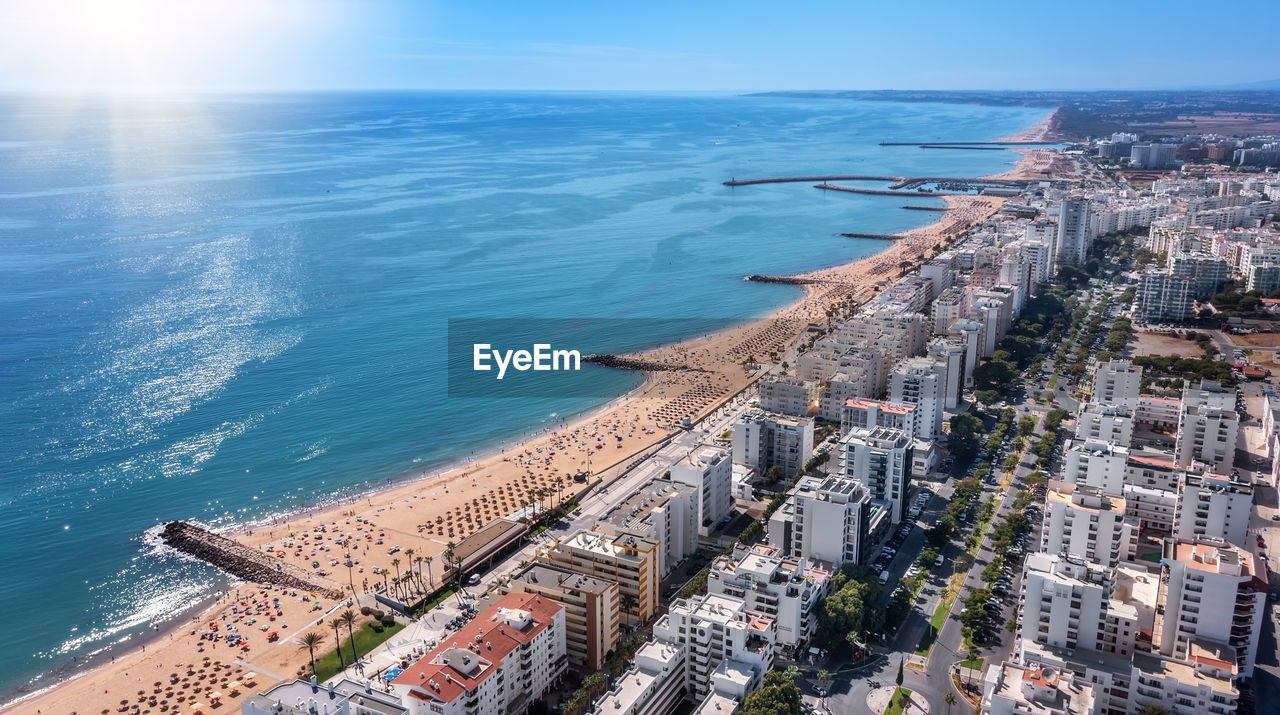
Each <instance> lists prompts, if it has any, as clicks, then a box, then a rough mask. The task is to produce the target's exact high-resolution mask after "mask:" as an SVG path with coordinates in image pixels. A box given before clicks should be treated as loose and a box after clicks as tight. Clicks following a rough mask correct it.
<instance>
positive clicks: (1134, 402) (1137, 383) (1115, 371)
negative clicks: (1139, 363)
mask: <svg viewBox="0 0 1280 715" xmlns="http://www.w3.org/2000/svg"><path fill="white" fill-rule="evenodd" d="M1141 388H1142V368H1140V367H1135V366H1134V365H1133V363H1131V362H1129V361H1128V360H1108V361H1107V362H1105V363H1102V364H1100V365H1098V369H1097V370H1096V371H1095V372H1094V376H1093V402H1098V403H1101V404H1104V405H1115V406H1117V407H1126V408H1128V409H1130V410H1136V409H1138V394H1139V393H1140V392H1141Z"/></svg>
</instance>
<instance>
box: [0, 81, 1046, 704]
mask: <svg viewBox="0 0 1280 715" xmlns="http://www.w3.org/2000/svg"><path fill="white" fill-rule="evenodd" d="M1044 113H1045V110H1040V109H1023V108H993V107H976V106H963V105H933V104H889V103H871V102H854V101H845V100H804V99H780V98H750V97H736V96H727V95H726V96H688V95H676V96H664V95H646V94H597V95H591V94H464V93H458V94H421V93H419V94H328V95H290V96H255V97H246V98H235V97H214V98H208V97H204V98H176V99H164V100H161V99H134V100H127V99H119V98H98V99H94V100H70V99H67V100H59V99H54V98H48V97H44V98H36V97H17V96H8V97H3V98H0V543H4V544H5V548H3V549H0V573H3V574H4V578H3V579H0V612H2V613H5V614H7V616H6V622H5V626H4V633H5V639H4V646H5V647H4V648H0V693H3V694H4V695H2V696H0V701H4V700H7V699H9V698H10V697H11V696H12V695H13V694H14V693H15V688H18V687H22V686H25V687H31V686H33V685H36V686H38V685H40V684H42V683H47V682H48V681H37V680H33V678H35V677H36V676H37V675H38V674H40V673H42V672H51V671H57V672H62V673H66V672H69V671H68V669H69V667H70V663H71V662H72V660H73V658H74V659H75V660H76V662H77V663H79V664H83V663H84V662H87V661H89V660H92V659H93V658H94V657H95V654H97V657H102V655H101V654H102V652H103V649H104V648H108V647H115V648H120V647H128V645H129V643H130V642H131V641H132V642H137V639H138V638H140V637H145V634H146V633H147V632H149V631H151V630H152V629H153V627H154V626H156V625H159V626H160V627H161V628H163V627H164V625H165V624H166V623H167V622H168V621H169V620H170V619H173V618H178V617H182V615H183V614H184V612H185V610H184V609H189V608H190V607H192V606H193V605H195V604H197V603H198V602H199V601H200V600H201V599H202V598H207V597H208V595H209V594H210V593H212V592H214V591H216V590H217V588H219V587H220V585H222V584H223V583H225V581H224V580H223V578H222V577H221V576H220V575H219V573H218V572H216V571H215V570H213V569H211V568H208V567H205V566H202V565H199V564H194V563H190V562H187V561H183V560H181V559H178V558H176V557H173V556H171V555H166V554H163V553H160V552H158V550H157V549H155V548H154V546H152V545H151V544H150V543H148V540H147V539H146V538H145V537H144V534H145V532H146V531H147V530H148V529H149V528H151V527H153V526H154V525H156V524H157V523H159V522H161V521H165V520H170V519H195V520H200V521H203V522H206V523H210V524H214V525H233V524H237V523H244V522H247V521H250V520H254V519H261V518H264V517H267V516H270V515H272V514H278V513H281V512H285V511H290V510H297V509H299V508H302V507H305V506H308V505H313V504H316V503H318V502H320V501H323V500H326V499H334V498H340V497H343V496H350V495H354V494H356V493H358V492H361V491H366V490H369V489H371V488H375V487H377V486H380V485H384V484H386V483H387V482H388V480H393V479H398V478H407V477H410V476H413V475H416V474H420V473H422V472H424V471H430V470H434V469H438V468H440V467H442V466H443V465H446V464H448V463H451V462H453V461H456V460H459V459H466V458H467V457H468V456H470V455H472V454H473V453H479V452H480V451H481V450H484V449H486V448H488V447H492V446H494V445H495V444H497V443H499V442H501V441H504V440H511V439H513V438H515V437H517V436H519V435H521V434H525V433H528V432H530V431H535V430H538V429H541V428H542V427H544V426H545V425H547V424H550V423H553V422H555V421H556V420H557V419H560V418H563V417H564V416H566V415H569V414H572V413H574V412H577V411H581V410H584V409H588V408H590V407H592V406H594V405H596V404H599V403H601V402H603V401H604V400H603V399H595V400H589V399H576V400H564V399H561V400H552V399H539V400H534V399H528V400H525V399H514V400H513V399H507V400H501V401H491V402H486V401H483V400H474V399H451V398H449V397H448V396H447V395H446V390H445V387H446V386H445V382H444V375H443V361H444V344H445V334H444V331H445V325H446V321H447V320H448V319H449V318H456V317H467V316H481V317H537V318H564V317H605V318H609V317H628V318H635V317H658V318H668V317H670V318H675V317H691V318H732V319H746V318H750V317H752V316H758V315H761V314H763V313H766V312H768V311H770V310H772V309H774V308H776V307H778V306H781V305H783V304H785V303H787V302H789V301H791V300H794V299H795V298H796V297H797V295H798V293H797V291H796V289H795V288H793V287H790V286H783V285H762V284H750V283H745V282H743V281H742V280H741V278H742V276H744V275H746V274H749V273H773V274H780V273H789V272H796V271H802V270H810V269H814V268H818V267H822V266H827V265H833V264H838V263H844V262H847V261H850V260H852V259H855V258H858V257H860V256H864V255H868V254H870V253H873V252H875V251H877V250H880V249H881V248H882V247H883V244H881V243H878V242H872V241H858V240H851V239H847V238H840V237H838V236H837V235H836V234H837V233H838V232H840V231H859V232H867V233H892V232H897V231H902V230H905V229H909V228H912V227H914V226H918V225H921V224H923V223H927V222H928V221H930V220H933V219H935V218H937V216H936V214H933V213H930V212H914V211H904V210H901V209H899V208H898V207H899V206H900V205H901V203H902V201H901V200H900V199H898V198H895V197H875V196H853V195H831V194H828V193H824V192H820V191H817V190H815V189H813V188H810V187H809V186H808V185H807V184H784V185H767V186H753V187H747V188H738V189H729V188H726V187H724V186H722V185H721V182H722V181H723V180H725V179H728V178H730V177H734V176H736V177H744V176H766V175H779V174H801V173H868V174H871V173H891V174H931V175H952V176H973V175H980V174H985V173H990V172H995V171H1000V170H1003V169H1004V168H1006V166H1005V165H1006V164H1007V163H1008V162H1011V161H1012V160H1013V159H1014V158H1015V157H1014V156H1013V155H1012V154H1010V153H1007V152H990V151H972V152H967V151H930V150H922V149H919V148H915V147H880V146H877V143H878V142H880V141H883V140H889V139H897V140H930V139H935V138H945V139H948V140H953V141H964V140H991V139H996V138H998V137H1000V136H1002V135H1005V134H1008V133H1011V132H1013V131H1015V130H1017V129H1019V128H1022V127H1024V126H1026V125H1029V124H1031V123H1032V122H1034V121H1036V120H1037V119H1039V118H1040V117H1042V116H1043V115H1044ZM929 201H930V200H928V199H923V200H922V202H924V203H928V202H929ZM933 201H936V200H933ZM627 324H633V323H627V322H626V321H623V322H621V323H620V325H627ZM634 324H639V325H650V323H648V322H647V321H634ZM680 337H685V336H682V335H679V334H670V335H620V336H618V338H619V340H620V342H622V343H636V342H639V343H644V342H650V341H651V342H658V341H666V340H672V339H677V338H680ZM600 379H601V380H607V381H610V382H609V383H608V389H606V390H604V391H603V393H602V394H604V393H607V394H613V395H620V394H622V393H623V392H625V391H626V390H627V389H628V388H629V387H630V386H632V385H633V384H634V383H635V380H636V377H635V376H634V375H631V374H625V373H617V372H612V371H601V377H600Z"/></svg>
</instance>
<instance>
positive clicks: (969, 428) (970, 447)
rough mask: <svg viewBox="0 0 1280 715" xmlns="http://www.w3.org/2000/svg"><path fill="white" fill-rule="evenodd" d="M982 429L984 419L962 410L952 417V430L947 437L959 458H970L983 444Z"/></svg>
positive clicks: (949, 445) (950, 446)
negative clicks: (980, 437) (980, 435)
mask: <svg viewBox="0 0 1280 715" xmlns="http://www.w3.org/2000/svg"><path fill="white" fill-rule="evenodd" d="M981 431H982V420H980V419H978V418H977V417H975V416H973V415H971V414H969V413H967V412H962V413H960V414H958V415H955V416H954V417H952V418H951V432H950V434H949V435H948V437H947V444H948V447H949V449H950V450H951V454H953V455H954V456H955V457H956V458H957V459H963V460H969V459H973V457H974V455H976V454H977V453H978V450H979V449H980V448H981V446H982V442H981V441H980V439H979V434H980V433H981Z"/></svg>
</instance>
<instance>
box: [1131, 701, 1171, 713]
mask: <svg viewBox="0 0 1280 715" xmlns="http://www.w3.org/2000/svg"><path fill="white" fill-rule="evenodd" d="M1138 715H1169V708H1166V707H1165V706H1163V705H1156V704H1154V703H1153V704H1151V705H1143V706H1142V709H1141V710H1139V711H1138Z"/></svg>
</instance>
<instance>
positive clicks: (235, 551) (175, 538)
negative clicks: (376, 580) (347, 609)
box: [160, 521, 342, 599]
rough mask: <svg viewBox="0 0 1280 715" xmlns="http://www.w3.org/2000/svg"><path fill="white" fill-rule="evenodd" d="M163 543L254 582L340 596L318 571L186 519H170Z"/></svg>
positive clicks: (329, 595)
mask: <svg viewBox="0 0 1280 715" xmlns="http://www.w3.org/2000/svg"><path fill="white" fill-rule="evenodd" d="M160 538H161V539H163V540H164V543H165V544H167V545H169V546H171V547H173V548H175V549H177V550H178V551H181V552H182V553H184V554H189V555H191V556H194V557H196V558H198V559H200V560H201V561H204V562H205V563H208V564H211V565H213V566H217V567H218V568H220V569H222V570H223V571H226V572H227V573H229V574H231V575H232V576H235V577H236V578H241V579H244V580H245V581H251V582H253V583H274V584H279V585H281V586H288V587H290V588H298V589H303V590H306V591H310V592H313V593H319V594H321V595H323V596H325V597H326V598H334V599H336V598H342V587H341V586H339V585H338V584H336V583H334V582H332V581H330V580H329V579H327V578H324V577H323V576H320V575H319V574H314V573H311V572H309V571H306V570H303V569H301V568H299V567H297V566H294V565H292V564H286V563H283V562H282V561H279V560H277V559H274V558H272V557H270V556H268V555H267V554H265V553H262V552H261V551H257V550H255V549H251V548H249V547H248V546H245V545H243V544H240V543H237V542H235V541H232V540H231V539H228V538H227V537H225V536H219V535H218V534H215V533H213V532H212V531H209V530H208V529H205V528H203V527H199V526H196V525H195V524H188V523H187V522H185V521H171V522H169V523H168V524H165V525H164V530H163V531H161V532H160Z"/></svg>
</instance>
